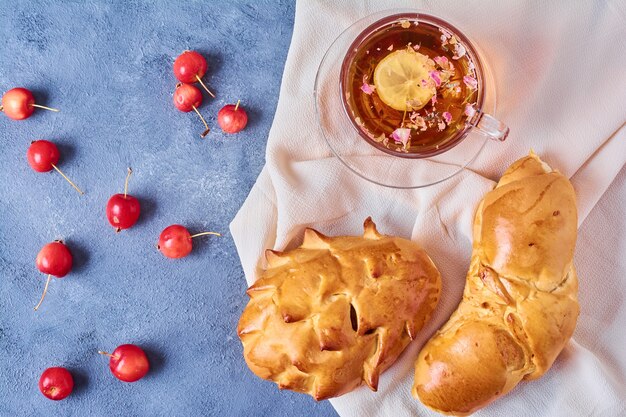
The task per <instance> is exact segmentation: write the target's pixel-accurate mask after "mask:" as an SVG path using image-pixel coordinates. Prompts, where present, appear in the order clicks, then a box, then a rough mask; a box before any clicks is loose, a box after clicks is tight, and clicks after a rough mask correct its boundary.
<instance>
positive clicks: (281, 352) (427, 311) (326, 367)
mask: <svg viewBox="0 0 626 417" xmlns="http://www.w3.org/2000/svg"><path fill="white" fill-rule="evenodd" d="M364 229H365V232H364V235H363V237H355V236H341V237H327V236H324V235H322V234H321V233H319V232H317V231H315V230H313V229H307V230H306V231H305V235H304V242H303V244H302V246H300V247H299V248H297V249H294V250H292V251H289V252H284V253H279V252H273V251H267V253H266V258H267V263H268V268H267V269H266V270H265V271H264V272H263V274H262V275H261V277H260V278H259V280H258V281H256V282H255V283H254V284H253V285H252V286H251V287H250V288H249V289H248V295H249V296H250V301H249V303H248V305H247V306H246V308H245V310H244V312H243V314H242V315H241V319H240V321H239V326H238V334H239V337H240V338H241V341H242V343H243V348H244V357H245V360H246V362H247V364H248V366H249V367H250V369H251V370H252V372H254V373H255V374H256V375H258V376H259V377H261V378H264V379H268V380H272V381H274V382H276V383H277V384H278V387H279V388H281V389H290V390H293V391H298V392H302V393H306V394H309V395H311V396H313V398H315V399H316V400H321V399H326V398H330V397H335V396H339V395H342V394H345V393H347V392H349V391H351V390H353V389H355V388H356V387H358V386H360V385H361V384H363V383H365V384H367V385H368V386H369V387H370V388H371V389H372V390H374V391H376V389H377V386H378V377H379V375H380V373H381V372H383V371H384V370H385V369H387V368H388V367H389V366H390V365H391V364H392V363H393V362H394V361H395V360H396V359H397V357H398V356H399V355H400V353H401V352H402V351H403V350H404V348H405V347H406V346H407V345H408V344H409V342H410V341H411V340H412V339H413V338H414V337H415V335H416V334H417V332H418V331H419V330H420V329H421V328H422V327H423V326H424V324H425V322H426V321H427V320H428V319H429V317H430V315H431V313H432V311H433V310H434V308H435V306H436V304H437V302H438V300H439V294H440V291H441V279H440V275H439V272H438V270H437V268H436V267H435V265H434V264H433V262H432V261H431V259H430V258H429V257H428V255H427V254H426V253H425V252H424V251H423V250H422V249H421V248H419V247H418V246H417V245H416V244H415V243H413V242H411V241H409V240H406V239H401V238H397V237H389V236H383V235H380V234H379V233H378V231H377V230H376V226H375V225H374V223H373V222H372V221H371V219H369V218H368V219H367V220H366V221H365V224H364Z"/></svg>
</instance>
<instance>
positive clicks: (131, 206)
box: [106, 167, 141, 232]
mask: <svg viewBox="0 0 626 417" xmlns="http://www.w3.org/2000/svg"><path fill="white" fill-rule="evenodd" d="M132 173H133V170H132V169H130V167H129V168H128V174H126V181H124V194H115V195H113V196H112V197H111V198H109V201H108V203H107V208H106V215H107V219H109V223H111V226H113V227H115V231H116V232H119V231H120V230H123V229H128V228H130V227H132V226H133V225H134V224H135V223H136V222H137V219H139V213H140V211H141V207H140V205H139V200H137V199H136V198H135V197H133V196H132V195H130V194H128V180H129V179H130V175H131V174H132Z"/></svg>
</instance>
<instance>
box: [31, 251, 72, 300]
mask: <svg viewBox="0 0 626 417" xmlns="http://www.w3.org/2000/svg"><path fill="white" fill-rule="evenodd" d="M72 262H73V259H72V253H71V252H70V250H69V248H68V247H67V246H66V245H65V244H64V243H63V242H61V241H60V240H57V241H54V242H52V243H48V244H47V245H44V247H43V248H41V250H40V251H39V253H38V254H37V258H36V259H35V265H37V269H39V271H40V272H42V273H44V274H48V278H47V279H46V286H45V287H44V289H43V294H42V295H41V299H40V300H39V302H38V303H37V305H36V306H35V311H37V309H39V307H40V306H41V303H43V299H44V298H45V297H46V293H47V292H48V285H49V284H50V278H51V277H53V276H54V277H56V278H63V277H64V276H66V275H67V274H68V273H69V272H70V271H71V270H72Z"/></svg>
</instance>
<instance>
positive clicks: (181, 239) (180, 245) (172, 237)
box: [157, 224, 222, 259]
mask: <svg viewBox="0 0 626 417" xmlns="http://www.w3.org/2000/svg"><path fill="white" fill-rule="evenodd" d="M206 235H215V236H222V235H220V234H219V233H217V232H202V233H196V234H195V235H192V234H191V233H189V230H187V228H186V227H185V226H181V225H180V224H173V225H171V226H167V227H166V228H165V229H163V231H162V232H161V235H160V236H159V243H158V244H157V249H158V250H160V251H161V253H162V254H163V255H165V256H166V257H168V258H174V259H177V258H184V257H185V256H187V255H189V253H190V252H191V248H192V244H191V240H192V239H193V238H195V237H198V236H206Z"/></svg>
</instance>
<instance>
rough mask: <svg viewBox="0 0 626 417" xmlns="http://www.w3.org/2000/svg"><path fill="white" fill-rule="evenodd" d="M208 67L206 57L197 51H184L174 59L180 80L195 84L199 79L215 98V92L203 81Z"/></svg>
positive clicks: (175, 72)
mask: <svg viewBox="0 0 626 417" xmlns="http://www.w3.org/2000/svg"><path fill="white" fill-rule="evenodd" d="M207 68H208V64H207V62H206V59H204V57H203V56H202V55H200V54H199V53H197V52H196V51H189V50H186V51H183V53H182V54H180V55H179V56H178V58H176V60H175V61H174V75H175V76H176V78H177V79H178V81H180V82H181V83H185V84H193V83H195V82H196V81H197V82H199V83H200V85H202V87H203V88H204V89H205V90H206V92H207V93H209V94H210V95H211V97H213V98H215V94H213V93H212V92H211V90H209V88H208V87H207V86H206V85H205V84H204V83H203V82H202V77H204V74H205V73H206V70H207Z"/></svg>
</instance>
